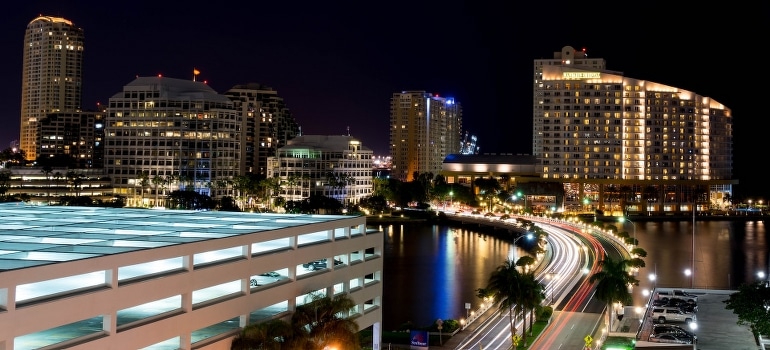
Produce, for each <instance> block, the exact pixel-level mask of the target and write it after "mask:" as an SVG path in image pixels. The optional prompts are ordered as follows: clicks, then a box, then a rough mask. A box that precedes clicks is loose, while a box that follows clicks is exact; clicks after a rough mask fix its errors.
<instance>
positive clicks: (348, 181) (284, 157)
mask: <svg viewBox="0 0 770 350" xmlns="http://www.w3.org/2000/svg"><path fill="white" fill-rule="evenodd" d="M269 164H270V166H269V167H268V172H267V177H268V178H273V177H278V178H280V179H281V182H282V183H285V184H286V186H284V187H282V188H281V190H280V191H281V192H280V193H279V194H277V195H279V196H281V197H283V198H285V199H286V200H288V201H299V200H303V199H307V198H308V197H310V196H311V195H316V196H325V197H330V198H335V199H337V200H339V201H340V203H343V205H346V206H347V205H348V204H356V203H358V202H359V201H361V199H362V198H364V197H368V196H371V195H372V164H373V152H372V150H371V149H369V148H367V147H365V146H364V145H363V144H361V141H359V140H357V139H355V138H353V137H351V136H346V135H302V136H297V137H296V138H294V139H292V140H290V141H289V144H288V145H286V146H284V147H281V148H280V149H278V154H277V155H276V156H275V157H270V158H269Z"/></svg>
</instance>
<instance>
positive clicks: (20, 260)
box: [0, 203, 350, 271]
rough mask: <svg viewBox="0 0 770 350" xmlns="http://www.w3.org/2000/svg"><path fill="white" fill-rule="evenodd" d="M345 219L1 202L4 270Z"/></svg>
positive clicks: (0, 243)
mask: <svg viewBox="0 0 770 350" xmlns="http://www.w3.org/2000/svg"><path fill="white" fill-rule="evenodd" d="M343 218H350V217H349V216H338V215H303V214H265V213H256V214H255V213H239V212H223V211H191V210H151V209H134V208H101V207H63V206H29V205H25V204H23V203H0V271H6V270H13V269H20V268H25V267H31V266H39V265H47V264H55V263H57V262H63V261H72V260H78V259H88V258H92V257H98V256H103V255H110V254H118V253H124V252H130V251H136V250H142V249H151V248H157V247H163V246H168V245H175V244H183V243H190V242H198V241H204V240H208V239H216V238H223V237H231V236H237V235H244V234H250V233H255V232H260V231H269V230H275V229H280V228H286V227H293V226H300V225H307V224H313V223H321V222H328V221H334V220H339V219H343Z"/></svg>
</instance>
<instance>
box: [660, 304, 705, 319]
mask: <svg viewBox="0 0 770 350" xmlns="http://www.w3.org/2000/svg"><path fill="white" fill-rule="evenodd" d="M652 320H653V321H657V322H658V323H666V322H684V323H690V322H696V321H697V319H696V317H695V314H692V313H687V312H684V311H682V310H680V309H679V308H676V307H666V306H653V307H652Z"/></svg>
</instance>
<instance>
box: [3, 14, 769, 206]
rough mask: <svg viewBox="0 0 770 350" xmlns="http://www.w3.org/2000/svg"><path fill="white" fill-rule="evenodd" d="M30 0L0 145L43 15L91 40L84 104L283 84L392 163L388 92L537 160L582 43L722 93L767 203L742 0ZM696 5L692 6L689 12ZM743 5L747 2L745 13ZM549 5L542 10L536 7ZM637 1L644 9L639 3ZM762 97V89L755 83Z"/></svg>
mask: <svg viewBox="0 0 770 350" xmlns="http://www.w3.org/2000/svg"><path fill="white" fill-rule="evenodd" d="M612 3H617V4H619V5H618V6H617V7H608V6H596V7H590V6H592V5H593V4H592V3H591V2H574V1H572V2H562V1H551V2H540V3H538V2H515V1H514V2H511V1H494V2H492V1H482V0H471V1H461V0H446V1H406V2H398V1H388V2H385V1H358V2H356V1H328V2H320V1H273V2H265V1H207V2H202V1H185V2H180V1H158V0H156V1H145V0H139V1H132V2H114V3H113V2H93V1H49V0H46V1H26V2H15V3H14V7H15V9H14V10H12V12H10V13H9V14H8V15H6V16H5V18H3V20H2V21H0V33H1V34H0V44H2V47H3V49H4V50H3V64H2V65H0V73H1V74H2V75H1V76H4V77H6V81H7V84H3V85H2V87H0V89H2V91H1V92H0V98H2V99H3V101H2V103H0V118H2V119H1V120H2V121H3V126H4V127H3V128H2V129H0V149H2V148H5V147H7V145H9V143H10V142H11V141H12V140H16V139H18V137H19V135H18V134H19V113H20V112H19V111H20V104H21V94H20V92H21V68H22V53H23V42H24V40H23V39H24V31H25V28H26V26H27V24H28V23H29V22H30V21H31V20H32V19H34V18H35V17H37V16H38V15H39V14H43V15H50V16H59V17H64V18H66V19H69V20H71V21H72V22H73V23H74V24H75V25H76V26H79V27H81V28H83V29H84V32H85V59H84V78H83V79H84V82H83V95H84V98H83V108H84V109H93V107H94V106H95V105H96V103H97V102H101V103H107V100H108V99H109V97H110V96H112V95H113V94H115V93H117V92H120V91H121V90H122V88H123V86H124V85H126V84H128V83H129V82H131V81H132V80H133V79H134V78H135V77H136V76H154V75H157V74H162V75H163V76H167V77H172V78H181V79H192V71H193V68H197V69H198V70H199V71H200V72H201V74H200V75H199V77H198V79H199V80H205V81H207V82H208V84H209V85H210V86H211V87H212V88H213V89H214V90H216V91H217V92H220V93H223V92H224V91H226V90H227V89H229V88H231V87H233V86H234V85H236V84H244V83H249V82H256V83H261V84H264V85H267V86H271V87H273V88H274V89H275V90H277V91H278V94H279V95H280V96H282V97H283V98H284V100H285V101H286V104H287V106H288V107H289V109H290V110H291V111H292V113H293V115H294V117H295V118H296V119H297V121H298V123H299V124H300V125H301V127H302V132H303V134H338V135H341V134H347V133H348V129H349V133H350V135H352V136H354V137H356V138H358V139H360V140H361V141H362V142H363V143H364V145H365V146H367V147H369V148H371V149H372V150H374V152H375V154H376V155H387V154H388V142H389V140H388V137H389V134H388V123H389V108H390V105H389V103H390V97H391V95H392V94H393V93H394V92H398V91H402V90H425V91H428V92H431V93H436V94H439V95H441V96H447V97H454V98H455V99H456V100H457V101H458V102H460V103H461V104H462V107H463V127H464V129H465V130H466V131H467V132H468V133H469V134H472V135H477V136H478V137H479V142H478V145H479V146H480V152H481V153H522V154H530V153H531V152H532V149H531V148H532V145H531V142H532V141H531V140H532V135H531V134H532V122H531V118H532V79H533V60H534V59H537V58H553V53H554V52H556V51H560V50H561V48H562V47H563V46H568V45H569V46H572V47H574V48H576V49H581V48H585V49H586V50H587V52H588V55H589V57H600V58H604V59H605V60H606V61H607V68H608V69H609V70H615V71H620V72H623V73H624V74H625V75H626V76H628V77H632V78H636V79H643V80H650V81H654V82H658V83H663V84H667V85H671V86H676V87H680V88H683V89H686V90H690V91H693V92H695V93H698V94H700V95H704V96H708V97H711V98H713V99H715V100H717V101H719V102H721V103H723V104H725V105H726V106H727V107H729V108H731V109H732V111H733V116H734V118H733V123H734V134H735V143H734V178H737V179H738V180H739V181H740V184H739V185H737V186H735V187H734V189H735V192H736V193H735V194H736V197H737V198H752V199H754V200H755V201H756V200H757V199H759V198H760V196H762V197H764V198H765V199H766V200H767V199H770V186H765V185H764V182H765V181H766V180H765V178H764V176H761V175H763V174H759V172H758V171H757V170H758V169H761V168H765V167H766V166H767V164H766V159H767V157H765V156H764V152H765V150H766V149H767V146H766V145H767V144H766V143H765V142H764V141H766V140H767V138H768V134H767V132H765V130H766V129H765V127H764V125H765V124H766V122H764V121H762V120H761V118H763V117H764V116H766V115H765V114H760V106H762V105H763V102H765V101H767V97H766V96H765V94H764V93H763V92H764V89H761V86H762V85H761V84H763V83H764V82H765V79H764V76H765V74H763V70H764V65H765V64H764V57H765V56H764V55H765V54H764V51H766V50H765V49H763V47H762V45H764V44H765V43H768V42H770V40H768V36H769V34H770V30H768V29H767V28H766V24H767V22H768V21H769V20H770V11H769V10H770V9H769V8H768V7H769V5H767V4H764V3H761V2H755V3H753V4H751V5H749V6H754V7H753V8H752V7H747V6H744V5H738V4H737V2H728V3H718V4H715V5H707V3H704V2H692V3H691V4H688V5H686V6H685V5H681V4H680V3H681V2H677V5H672V4H673V2H656V1H652V2H639V3H626V2H612ZM688 3H689V2H688ZM734 4H735V5H734ZM538 5H544V8H538ZM631 5H638V6H631ZM756 86H759V87H760V88H757V87H756Z"/></svg>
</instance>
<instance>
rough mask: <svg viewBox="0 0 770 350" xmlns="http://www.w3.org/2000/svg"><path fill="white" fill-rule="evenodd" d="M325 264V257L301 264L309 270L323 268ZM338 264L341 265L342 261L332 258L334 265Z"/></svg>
mask: <svg viewBox="0 0 770 350" xmlns="http://www.w3.org/2000/svg"><path fill="white" fill-rule="evenodd" d="M326 265H327V262H326V259H319V260H315V261H311V262H307V263H304V264H302V267H304V268H306V269H308V270H310V271H315V270H321V269H325V268H326ZM338 265H342V261H339V260H337V259H334V266H338Z"/></svg>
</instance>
